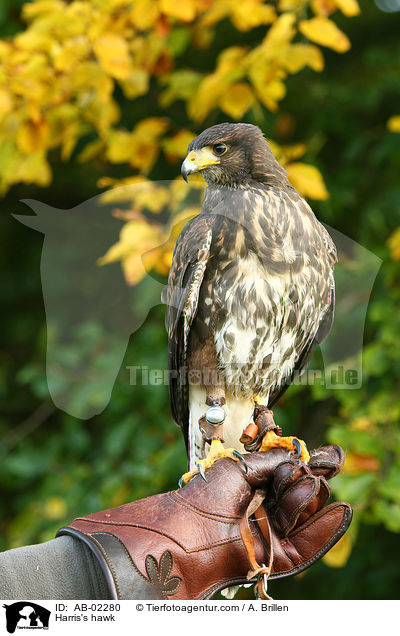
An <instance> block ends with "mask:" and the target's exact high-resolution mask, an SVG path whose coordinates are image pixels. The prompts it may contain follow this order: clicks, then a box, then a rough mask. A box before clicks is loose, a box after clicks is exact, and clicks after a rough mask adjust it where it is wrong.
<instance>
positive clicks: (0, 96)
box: [0, 88, 13, 115]
mask: <svg viewBox="0 0 400 636" xmlns="http://www.w3.org/2000/svg"><path fill="white" fill-rule="evenodd" d="M12 105H13V100H12V97H11V95H10V93H9V92H8V91H7V90H6V89H5V88H0V115H6V114H7V113H9V112H10V111H11V109H12Z"/></svg>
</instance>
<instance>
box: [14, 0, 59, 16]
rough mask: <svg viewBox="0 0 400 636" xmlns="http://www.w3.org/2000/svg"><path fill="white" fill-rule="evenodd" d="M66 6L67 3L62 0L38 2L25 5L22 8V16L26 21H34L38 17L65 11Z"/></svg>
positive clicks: (40, 0) (37, 0)
mask: <svg viewBox="0 0 400 636" xmlns="http://www.w3.org/2000/svg"><path fill="white" fill-rule="evenodd" d="M65 6H66V5H65V2H62V1H61V0H36V2H29V3H26V4H24V6H23V7H22V15H23V17H24V19H25V20H32V19H33V18H36V17H37V16H43V15H46V14H48V13H55V12H57V11H63V9H65Z"/></svg>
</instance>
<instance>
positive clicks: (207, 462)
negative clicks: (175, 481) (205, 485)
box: [181, 439, 239, 484]
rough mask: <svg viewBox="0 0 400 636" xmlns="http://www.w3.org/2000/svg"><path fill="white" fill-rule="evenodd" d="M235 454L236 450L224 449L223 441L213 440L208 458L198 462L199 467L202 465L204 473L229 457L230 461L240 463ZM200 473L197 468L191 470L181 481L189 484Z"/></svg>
mask: <svg viewBox="0 0 400 636" xmlns="http://www.w3.org/2000/svg"><path fill="white" fill-rule="evenodd" d="M234 452H236V451H235V449H234V448H224V447H223V445H222V442H221V440H219V439H213V440H212V441H211V448H210V452H209V453H208V455H207V457H205V458H204V459H200V460H199V461H198V462H197V465H199V464H200V466H201V467H202V469H203V472H204V471H205V470H206V469H207V468H211V466H212V465H213V464H214V463H215V462H216V461H218V460H219V459H224V458H225V457H229V458H230V459H233V460H234V461H235V462H237V461H239V459H238V458H237V457H235V455H234ZM199 472H200V471H199V470H198V469H197V468H195V469H194V470H190V471H189V472H187V473H185V474H184V475H182V478H181V481H183V483H184V484H187V483H188V482H189V481H190V480H191V479H192V478H193V477H194V476H195V475H198V474H199Z"/></svg>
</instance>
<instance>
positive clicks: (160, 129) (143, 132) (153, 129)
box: [133, 117, 169, 140]
mask: <svg viewBox="0 0 400 636" xmlns="http://www.w3.org/2000/svg"><path fill="white" fill-rule="evenodd" d="M168 126H169V121H168V119H167V118H166V117H147V119H142V121H140V122H139V123H138V124H136V126H135V128H134V130H133V134H134V135H137V136H141V137H143V138H144V139H152V140H153V139H156V138H157V137H159V136H160V135H162V134H164V133H165V131H166V130H167V129H168Z"/></svg>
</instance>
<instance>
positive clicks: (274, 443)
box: [260, 431, 310, 463]
mask: <svg viewBox="0 0 400 636" xmlns="http://www.w3.org/2000/svg"><path fill="white" fill-rule="evenodd" d="M293 440H297V441H298V442H299V443H300V447H301V453H300V459H301V461H303V462H305V463H308V462H309V461H310V454H309V452H308V450H307V446H306V445H305V442H303V440H302V439H299V438H298V437H279V435H277V434H276V433H275V432H274V431H267V432H266V433H265V435H264V437H263V441H262V443H261V447H260V451H261V452H265V451H269V450H270V449H271V448H287V449H288V450H291V451H292V450H293Z"/></svg>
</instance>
